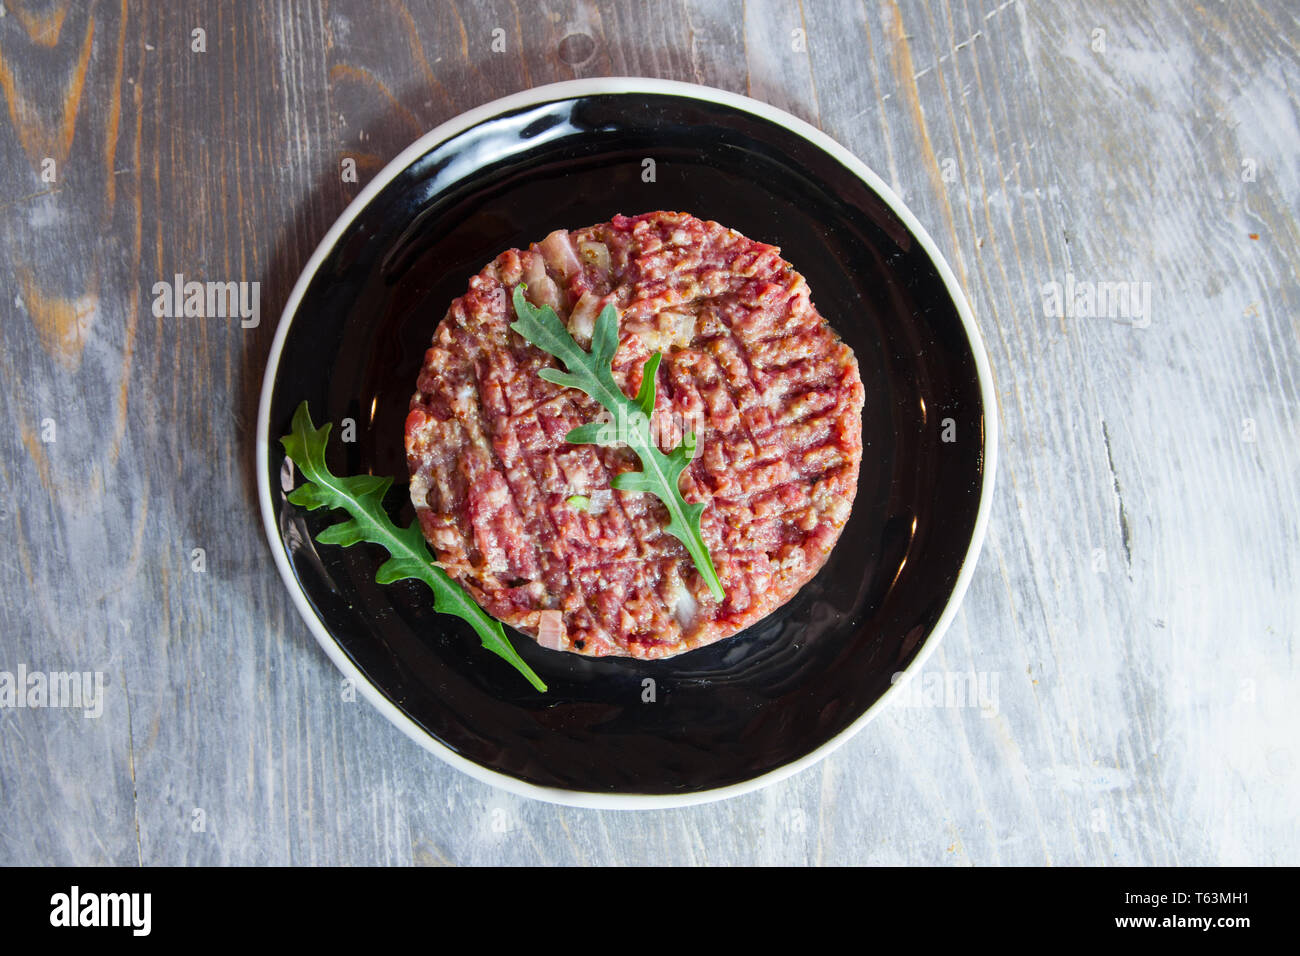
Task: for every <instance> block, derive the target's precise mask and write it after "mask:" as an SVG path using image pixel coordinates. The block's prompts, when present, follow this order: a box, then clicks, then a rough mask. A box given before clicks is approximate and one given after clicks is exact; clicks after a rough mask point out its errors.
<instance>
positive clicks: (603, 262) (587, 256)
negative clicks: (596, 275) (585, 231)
mask: <svg viewBox="0 0 1300 956" xmlns="http://www.w3.org/2000/svg"><path fill="white" fill-rule="evenodd" d="M578 258H579V259H581V260H582V261H583V262H585V263H587V265H589V266H591V267H592V268H593V269H597V270H599V271H600V272H602V273H608V272H609V246H607V245H605V244H604V243H603V242H592V241H591V240H590V239H584V240H582V242H580V243H578Z"/></svg>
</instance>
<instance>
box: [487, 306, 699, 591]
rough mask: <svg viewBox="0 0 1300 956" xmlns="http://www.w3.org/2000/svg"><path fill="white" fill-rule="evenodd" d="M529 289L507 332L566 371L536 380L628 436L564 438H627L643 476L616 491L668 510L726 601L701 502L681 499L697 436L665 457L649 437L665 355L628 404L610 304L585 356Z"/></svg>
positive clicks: (625, 477) (600, 432)
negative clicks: (570, 394)
mask: <svg viewBox="0 0 1300 956" xmlns="http://www.w3.org/2000/svg"><path fill="white" fill-rule="evenodd" d="M524 289H525V286H524V284H523V283H522V282H521V283H519V285H517V286H515V291H514V296H513V299H512V301H513V303H514V307H515V315H516V316H517V317H518V321H517V322H514V323H513V324H512V325H511V326H510V327H511V328H512V329H514V330H515V331H516V332H518V333H519V334H520V335H522V336H523V337H524V338H525V339H527V340H528V341H529V342H531V343H532V344H533V345H535V346H537V347H538V348H539V349H541V350H542V351H544V352H548V353H550V354H551V355H553V356H555V357H556V358H557V359H559V360H560V361H561V362H563V363H564V367H565V369H567V371H563V372H562V371H560V370H559V369H555V368H544V369H542V370H541V371H540V372H538V373H537V374H538V375H540V376H541V377H542V378H543V379H545V380H546V381H548V382H554V383H555V384H556V385H562V386H564V387H566V388H576V389H578V391H580V392H585V393H586V394H588V395H590V396H591V397H592V398H594V399H595V400H596V401H598V402H600V404H601V405H603V406H604V407H605V408H606V409H607V410H608V411H609V412H610V413H611V414H613V415H614V417H615V420H616V421H624V422H626V423H627V428H626V434H624V435H618V436H615V435H612V434H611V432H612V431H614V429H611V428H609V427H608V426H607V425H604V424H601V423H595V422H593V423H591V424H588V425H579V426H578V427H577V428H575V429H573V430H572V431H570V432H569V434H568V435H566V436H565V440H566V441H569V442H572V443H573V444H575V445H611V444H613V443H614V441H615V440H622V441H624V442H626V443H627V446H628V447H629V448H631V449H632V450H633V451H634V452H636V454H637V457H638V458H640V459H641V468H642V469H643V470H642V471H626V472H623V473H622V474H620V475H616V476H615V478H614V481H613V482H612V484H613V486H614V488H616V489H617V490H619V491H642V492H646V493H648V494H652V495H654V496H655V497H656V498H658V499H659V500H660V501H662V502H663V503H664V507H666V508H667V509H668V518H669V521H668V527H667V528H666V529H665V530H666V531H667V532H668V533H669V534H671V535H672V536H673V537H674V538H676V539H677V540H678V541H680V542H681V543H682V544H683V545H685V546H686V550H687V552H688V553H689V554H690V556H691V560H692V561H694V562H695V567H696V569H697V570H698V571H699V572H700V576H701V577H702V578H704V582H705V584H707V585H708V586H709V590H710V591H711V592H712V593H713V596H714V598H716V599H717V600H719V601H721V600H722V599H723V597H724V593H723V590H722V582H721V581H719V580H718V572H717V571H716V570H715V569H714V567H713V558H712V557H710V555H709V549H708V546H707V545H706V544H705V543H704V534H703V532H702V531H701V530H700V515H701V514H703V513H704V505H703V504H702V503H698V502H697V503H695V504H691V503H690V502H688V501H687V500H686V499H685V498H683V497H682V493H681V489H679V488H678V487H677V482H678V479H679V478H680V477H681V474H682V472H683V471H685V470H686V466H687V465H688V464H690V460H691V458H692V457H693V456H694V453H695V433H694V432H689V433H687V434H686V435H685V436H683V439H682V444H680V445H678V446H677V447H676V448H674V449H673V450H672V452H671V453H669V454H667V455H665V454H664V453H663V452H661V451H660V450H659V447H658V446H657V445H656V444H655V442H654V439H653V438H652V437H651V434H650V415H651V413H652V412H653V411H654V407H655V373H656V372H657V371H658V370H659V362H660V360H661V359H662V358H663V356H662V355H661V354H660V353H658V352H656V353H655V354H654V355H652V356H650V358H649V359H647V360H646V363H645V366H644V368H643V369H642V372H641V388H640V390H639V391H638V392H637V396H636V398H635V399H632V398H628V397H627V396H626V395H624V394H623V390H622V389H621V388H619V387H618V383H617V382H615V381H614V375H613V362H614V352H615V351H617V349H618V313H617V311H615V309H614V306H613V305H611V304H607V305H606V306H605V307H604V308H603V309H601V310H600V315H598V316H597V317H596V325H595V328H594V329H593V330H592V334H591V351H590V352H587V351H585V350H584V349H583V348H582V347H581V346H580V345H578V343H577V342H575V341H574V340H573V336H571V335H570V334H569V330H568V329H566V328H565V327H564V323H563V322H561V321H560V317H559V316H558V315H556V314H555V310H554V309H552V308H551V307H550V306H549V305H547V306H543V307H542V308H540V309H539V308H537V307H536V306H534V305H533V304H532V303H531V302H529V301H528V300H527V299H525V298H524Z"/></svg>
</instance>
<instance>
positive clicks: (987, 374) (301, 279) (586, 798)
mask: <svg viewBox="0 0 1300 956" xmlns="http://www.w3.org/2000/svg"><path fill="white" fill-rule="evenodd" d="M606 93H649V94H664V95H669V96H679V97H686V98H690V99H698V100H704V101H707V102H710V103H717V104H719V105H723V106H728V107H732V108H734V109H738V110H742V111H744V112H747V113H752V114H754V115H756V116H759V117H761V118H763V119H766V120H769V121H771V122H774V123H776V124H778V125H780V126H784V127H785V128H787V129H789V130H790V131H791V132H793V133H795V134H796V135H798V136H800V137H801V138H803V139H805V140H808V141H809V142H811V143H812V144H813V145H814V146H816V147H818V148H820V149H821V150H823V151H824V152H826V153H829V154H830V155H831V156H833V157H834V158H835V159H836V160H838V161H839V162H840V163H841V164H842V165H843V166H845V167H846V168H847V169H849V170H850V171H851V172H852V173H853V174H854V175H855V176H857V177H858V178H859V179H861V180H862V181H863V182H865V183H866V184H867V185H868V186H869V187H870V188H871V189H872V190H873V191H874V192H875V193H876V194H877V195H878V196H879V197H880V198H881V199H882V200H884V202H885V203H886V204H887V205H888V206H889V208H890V209H891V210H892V211H893V212H894V214H895V215H896V216H898V218H899V219H900V220H902V222H903V224H904V225H906V226H907V229H908V231H909V232H910V233H911V234H912V235H913V237H915V238H916V240H917V241H918V242H919V243H920V244H921V247H922V248H923V249H924V250H925V252H926V254H927V255H928V256H929V257H930V260H931V261H932V262H933V263H934V266H935V269H936V270H937V271H938V273H939V276H940V278H941V279H942V280H943V283H944V286H945V287H946V289H947V291H948V294H949V295H950V296H951V298H952V300H953V303H954V305H955V306H956V308H957V314H958V316H959V317H960V319H961V323H962V327H963V329H964V331H965V333H966V339H967V341H968V344H969V345H970V349H971V354H972V356H973V357H974V360H975V370H976V375H977V377H978V378H979V385H980V397H981V400H982V402H983V405H984V448H983V452H982V453H983V461H984V479H983V487H982V488H981V491H980V503H979V510H978V512H977V513H976V517H975V527H974V529H973V530H972V532H971V539H970V543H969V545H968V546H967V549H966V554H965V556H964V557H963V558H962V564H961V570H960V571H959V572H958V574H957V581H956V583H955V584H954V585H953V589H952V592H951V593H950V594H949V596H948V601H947V603H946V604H945V605H944V609H943V612H942V613H941V614H940V615H939V619H938V620H937V621H936V622H935V624H934V627H932V628H931V629H930V633H929V634H927V635H926V637H925V639H924V641H923V642H922V645H921V649H920V650H919V651H918V652H917V654H916V656H915V657H914V658H913V659H912V661H911V662H910V663H909V664H908V666H907V667H906V668H905V669H904V671H903V672H902V674H901V675H900V676H899V677H898V679H897V680H896V681H895V682H894V684H893V685H892V686H890V687H889V688H887V689H886V690H885V692H884V693H883V694H881V696H880V697H879V698H877V699H876V701H875V702H874V703H873V704H871V706H870V707H868V708H867V709H866V710H865V711H863V713H862V714H861V715H860V716H859V717H858V718H857V719H856V720H855V721H854V722H853V723H852V724H850V725H849V726H847V727H845V728H844V729H843V730H842V731H840V732H839V733H838V734H836V735H835V736H834V737H832V738H831V739H830V740H828V741H826V742H825V743H823V744H822V745H821V746H819V747H817V748H816V749H815V750H812V751H809V752H808V753H806V754H804V755H803V756H802V757H799V758H797V759H795V760H792V761H791V762H790V763H787V764H784V765H782V766H780V767H777V768H776V769H775V770H770V771H768V772H767V773H764V774H761V775H759V776H757V777H752V778H750V779H749V780H744V781H741V782H739V783H734V784H728V785H727V786H723V787H715V788H713V789H711V790H701V791H697V792H694V793H680V794H676V793H668V794H634V793H618V794H612V793H600V792H592V791H583V790H565V789H561V788H558V787H544V786H539V785H538V784H532V783H528V782H526V781H523V780H520V779H518V778H517V777H512V776H510V775H509V774H505V773H501V772H500V771H496V770H491V769H489V768H487V767H484V766H482V765H480V764H477V763H475V762H473V761H472V760H468V759H467V758H465V757H462V756H461V755H460V754H457V753H456V752H455V751H453V750H452V749H451V748H450V747H448V746H447V745H445V744H443V743H442V742H441V741H438V740H437V739H435V738H434V737H433V736H431V735H430V734H429V733H427V732H426V731H425V730H424V729H423V728H421V727H420V726H419V725H418V724H417V723H416V722H415V721H414V720H412V719H411V718H410V717H409V716H407V715H406V714H405V713H403V712H402V711H401V709H400V708H398V707H397V705H396V704H394V703H393V702H392V701H391V700H389V699H388V697H387V696H385V695H384V693H383V692H382V691H381V690H380V689H379V688H378V687H376V686H375V685H374V684H372V683H371V682H370V681H369V680H368V679H367V678H366V677H365V675H364V674H363V673H362V672H361V670H360V668H358V667H357V666H356V665H355V664H354V663H353V662H352V661H351V660H350V659H349V658H348V656H347V654H345V653H344V651H343V648H342V647H341V646H340V644H339V643H338V642H337V641H336V640H335V639H334V637H333V636H332V635H331V634H330V632H329V629H328V628H327V627H326V626H325V624H324V622H323V621H321V619H320V618H319V617H318V616H317V615H316V612H315V611H313V610H312V607H311V605H310V604H309V603H308V602H307V598H306V595H305V594H304V593H303V591H302V588H301V587H300V586H299V584H298V581H297V579H296V577H295V576H294V574H293V569H292V568H291V567H290V565H289V557H288V554H287V552H286V551H285V548H284V544H283V541H282V540H281V537H280V534H279V530H278V524H277V522H276V519H275V511H274V503H273V501H272V500H271V492H270V487H269V483H268V482H267V481H266V475H265V474H264V468H265V464H266V461H267V455H268V454H269V451H270V435H269V429H270V418H271V395H272V392H273V391H274V389H275V380H276V375H277V373H278V371H279V366H280V356H281V352H282V351H283V349H284V342H285V338H286V337H287V336H288V333H289V326H290V325H291V324H292V321H293V317H294V315H295V314H296V313H297V311H298V307H299V305H300V304H301V302H302V299H303V296H304V295H305V294H306V292H307V288H308V286H309V285H310V284H311V282H312V280H313V278H314V277H315V275H316V272H317V270H318V269H319V268H320V266H321V263H322V262H324V261H325V258H326V257H327V256H328V255H329V254H330V252H331V251H332V250H333V249H334V246H335V244H336V243H337V242H338V240H339V238H340V237H341V236H342V235H343V233H344V232H345V231H346V229H347V228H348V226H350V225H351V224H352V221H353V220H354V219H355V218H356V217H357V215H358V214H359V213H360V212H361V210H362V209H364V208H365V207H366V206H367V205H368V204H369V203H370V201H371V200H372V199H374V198H375V196H377V195H378V194H379V193H380V192H381V191H382V190H383V189H384V188H385V187H386V186H387V185H388V184H389V183H390V182H392V180H393V179H394V178H396V177H397V176H398V175H399V174H400V173H401V172H402V171H403V170H405V169H406V168H407V167H408V166H410V165H411V164H412V163H413V162H414V161H415V160H417V159H419V158H420V157H421V156H423V155H424V154H425V153H427V152H428V151H429V150H431V149H432V148H434V147H435V146H437V145H438V144H440V143H442V142H443V141H444V140H447V139H450V138H451V137H453V136H456V135H458V134H460V133H462V132H464V131H465V130H467V129H469V128H470V127H472V126H475V125H477V124H478V123H481V122H483V121H484V120H487V119H490V118H492V117H493V116H496V115H498V114H500V113H505V112H508V111H510V110H516V109H521V108H525V107H529V106H538V105H541V104H543V103H548V102H552V101H555V100H563V99H570V98H574V97H581V96H596V95H600V94H606ZM997 439H998V406H997V401H996V393H995V391H994V388H993V374H992V369H991V367H990V365H989V361H988V354H987V352H986V351H985V348H984V340H983V337H982V336H981V335H980V331H979V327H978V326H977V325H976V323H975V317H974V314H973V313H972V312H971V308H970V304H969V303H968V302H967V301H966V296H965V294H964V293H963V292H962V289H961V286H960V284H959V283H958V281H957V277H956V275H955V274H954V273H953V271H952V268H951V267H950V266H949V265H948V261H947V259H946V258H944V256H943V254H942V253H941V252H940V251H939V248H938V246H936V245H935V243H934V240H933V239H931V238H930V234H929V233H928V232H927V231H926V230H925V227H923V226H922V225H921V223H920V221H919V220H917V218H916V216H915V215H914V214H913V213H912V211H911V210H910V209H908V208H907V206H906V205H905V204H904V203H903V201H902V200H901V199H900V198H899V197H898V196H897V195H896V194H895V193H894V191H893V190H892V189H890V188H889V186H888V185H887V184H886V183H885V181H884V180H883V179H881V178H880V176H878V175H877V174H876V173H875V172H874V171H873V170H872V169H871V168H870V167H868V166H867V165H866V164H865V163H864V162H863V161H862V160H860V159H858V157H857V156H855V155H854V154H853V153H851V152H850V151H849V150H848V149H847V148H845V147H844V146H841V145H840V144H839V143H838V142H836V141H835V140H834V139H832V138H831V137H830V136H828V135H827V134H826V133H824V132H822V131H821V130H819V129H817V128H816V127H815V126H812V125H811V124H809V123H807V122H805V121H804V120H801V119H799V118H798V117H797V116H794V115H792V114H790V113H787V112H786V111H785V110H782V109H778V108H777V107H775V106H771V105H770V104H767V103H764V102H761V101H760V100H755V99H752V98H751V97H748V96H742V95H740V94H738V93H731V92H728V91H726V90H720V89H716V88H714V87H709V86H702V85H699V84H695V83H683V82H680V81H677V80H660V79H652V78H648V77H634V76H617V77H600V78H591V79H581V80H565V81H562V82H559V83H548V84H546V85H544V86H538V87H533V88H531V89H527V90H522V91H520V92H518V93H513V94H511V95H509V96H504V97H501V98H500V99H496V100H492V101H491V102H489V103H484V104H483V105H482V106H478V107H475V108H474V109H471V110H469V111H467V112H465V113H461V114H460V115H458V116H455V117H453V118H451V119H449V120H447V121H446V122H445V123H442V124H440V125H439V126H437V127H436V128H434V129H432V130H430V131H429V132H427V133H425V134H424V135H423V136H421V137H419V138H418V139H417V140H415V142H413V143H411V145H410V146H408V147H406V149H404V150H402V151H401V152H400V153H398V155H397V156H396V157H395V158H394V159H393V160H392V161H391V162H389V163H388V165H386V166H385V167H384V168H383V169H382V170H381V171H380V172H379V173H378V175H376V176H375V177H374V178H373V179H372V180H371V181H370V182H369V183H367V184H366V186H365V187H364V188H363V189H362V190H361V192H359V193H358V194H357V196H356V198H355V199H353V200H352V202H351V203H349V204H348V206H347V208H346V209H344V210H343V212H342V214H341V215H340V216H339V217H338V219H337V220H335V222H334V224H333V225H332V226H331V227H330V228H329V231H328V232H326V233H325V236H324V237H323V238H322V239H321V241H320V243H319V244H318V245H317V246H316V249H315V251H313V253H312V255H311V257H310V258H309V259H308V260H307V264H306V265H305V266H304V267H303V269H302V272H301V273H300V274H299V276H298V281H297V282H296V283H295V284H294V287H293V290H292V291H291V292H290V293H289V298H288V301H287V302H286V303H285V306H284V310H283V311H282V312H281V314H280V320H279V324H278V326H277V327H276V330H275V338H274V339H273V340H272V342H271V351H270V353H269V354H268V356H267V364H266V372H265V374H264V376H263V379H262V393H261V398H260V401H259V403H258V411H257V438H256V442H255V454H256V456H257V457H256V464H257V470H256V477H257V495H258V501H259V504H260V506H261V511H262V524H263V529H264V531H265V533H266V537H267V541H268V543H269V544H270V546H271V553H272V555H273V557H274V559H275V564H276V567H277V568H278V569H279V572H280V577H281V578H282V579H283V580H284V583H285V587H286V588H288V590H289V594H290V596H291V597H292V599H293V602H294V605H295V606H296V607H297V609H298V613H299V614H300V615H301V616H302V618H303V620H304V621H305V622H306V623H307V626H308V628H309V629H310V630H311V632H312V634H313V635H314V636H315V638H316V641H317V643H318V644H320V646H321V648H322V649H323V650H324V651H325V653H326V654H327V655H328V656H329V658H330V660H331V661H333V662H334V666H335V667H337V668H338V669H339V670H340V671H341V672H342V673H343V675H344V676H345V677H348V678H351V679H352V681H353V683H354V685H355V686H356V687H357V688H358V689H359V690H360V691H361V693H362V696H364V697H365V698H366V700H367V701H369V702H370V703H371V705H373V706H374V707H375V708H376V709H378V710H379V712H380V713H381V714H383V715H384V716H385V717H386V718H387V719H388V720H389V721H390V722H391V723H392V724H394V725H395V726H396V727H397V728H398V729H399V730H401V731H402V732H404V733H405V734H406V735H407V736H408V737H410V738H411V739H412V740H414V741H415V742H416V743H417V744H419V745H420V746H421V747H423V748H424V749H425V750H427V751H429V752H430V753H432V754H434V756H436V757H438V758H440V759H441V760H443V761H445V762H446V763H448V764H450V765H451V766H453V767H455V768H456V769H457V770H460V771H461V772H463V773H466V774H468V775H469V776H471V777H473V778H474V779H476V780H479V781H480V782H482V783H486V784H489V785H491V786H494V787H499V788H501V789H502V790H506V791H508V792H509V793H512V794H514V795H516V796H520V797H527V798H530V799H533V800H541V801H544V802H547V803H555V804H562V805H565V806H573V807H583V808H588V809H596V810H664V809H670V808H675V807H687V806H695V805H698V804H703V803H712V802H714V801H718V800H726V799H730V798H732V797H738V796H741V795H743V794H747V793H752V792H754V791H755V790H758V789H760V788H762V787H766V786H770V785H771V784H774V783H778V782H780V781H782V780H785V779H787V778H789V777H791V776H793V775H795V774H796V773H798V772H799V771H801V770H804V769H806V768H808V767H810V766H812V765H813V764H816V763H818V762H820V761H821V760H823V759H824V758H826V757H828V756H829V755H830V754H831V753H833V752H834V751H835V750H837V749H838V748H840V747H841V746H843V745H844V744H845V743H847V742H848V741H849V740H850V739H852V738H853V737H854V736H855V735H856V734H857V733H858V732H859V731H860V730H862V728H863V727H865V726H866V725H867V724H868V723H870V721H871V720H872V719H873V718H874V717H875V716H876V714H877V713H879V712H880V710H881V708H882V707H883V706H884V705H885V704H886V703H887V702H888V701H889V700H890V699H892V698H893V696H894V695H895V694H896V693H898V692H899V691H900V690H901V688H902V687H903V685H905V684H906V683H907V682H908V681H909V680H911V678H912V677H913V675H915V674H916V673H917V672H918V671H920V670H921V668H922V667H923V666H924V664H925V662H926V660H927V659H928V658H929V657H930V655H931V654H932V653H934V650H935V648H936V647H937V646H938V644H939V641H940V640H941V639H942V638H943V635H944V633H945V632H946V631H947V630H948V627H949V625H950V624H951V623H952V620H953V618H954V617H955V616H956V614H957V610H958V608H959V606H960V605H961V602H962V599H963V598H964V597H965V594H966V589H967V587H968V586H969V585H970V580H971V576H972V575H973V574H974V571H975V564H976V561H977V559H978V557H979V553H980V550H981V548H982V546H983V543H984V535H985V532H986V530H987V526H988V520H989V512H990V510H991V508H992V500H993V485H994V480H995V478H996V473H997V448H998V441H997Z"/></svg>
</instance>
